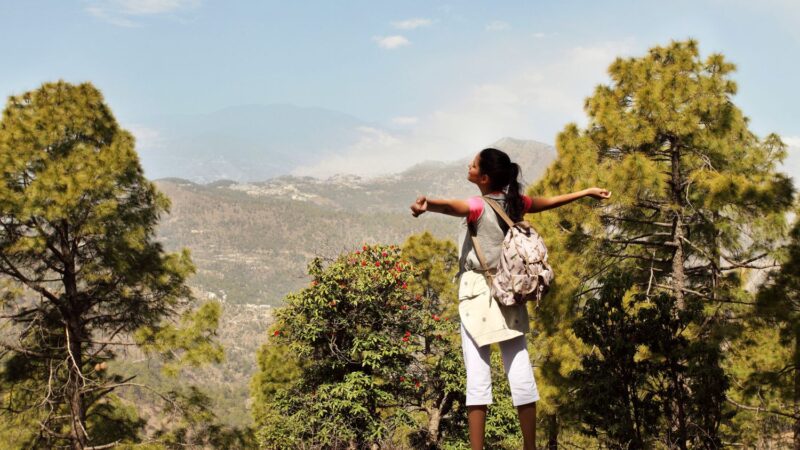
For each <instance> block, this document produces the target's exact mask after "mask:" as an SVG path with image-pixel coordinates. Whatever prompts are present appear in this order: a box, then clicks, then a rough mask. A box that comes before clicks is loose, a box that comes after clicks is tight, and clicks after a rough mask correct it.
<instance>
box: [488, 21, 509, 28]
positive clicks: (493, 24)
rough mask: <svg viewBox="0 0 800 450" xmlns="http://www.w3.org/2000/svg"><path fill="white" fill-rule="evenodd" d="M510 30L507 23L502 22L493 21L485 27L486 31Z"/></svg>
mask: <svg viewBox="0 0 800 450" xmlns="http://www.w3.org/2000/svg"><path fill="white" fill-rule="evenodd" d="M510 28H511V25H509V24H508V23H507V22H503V21H502V20H494V21H492V22H490V23H489V24H487V25H486V31H504V30H508V29H510Z"/></svg>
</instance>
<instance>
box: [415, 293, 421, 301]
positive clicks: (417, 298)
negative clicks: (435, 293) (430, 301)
mask: <svg viewBox="0 0 800 450" xmlns="http://www.w3.org/2000/svg"><path fill="white" fill-rule="evenodd" d="M414 300H422V296H421V295H420V294H417V295H415V296H414Z"/></svg>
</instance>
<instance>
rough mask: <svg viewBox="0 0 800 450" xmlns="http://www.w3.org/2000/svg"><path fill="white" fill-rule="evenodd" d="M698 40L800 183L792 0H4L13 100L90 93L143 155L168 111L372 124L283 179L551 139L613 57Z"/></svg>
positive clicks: (799, 97) (381, 168) (799, 22)
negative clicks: (236, 111)
mask: <svg viewBox="0 0 800 450" xmlns="http://www.w3.org/2000/svg"><path fill="white" fill-rule="evenodd" d="M687 38H694V39H697V40H698V41H699V44H700V51H701V54H702V56H707V55H708V54H710V53H717V52H719V53H722V54H724V55H725V57H726V58H727V59H728V60H729V61H732V62H733V63H735V64H736V66H737V71H736V72H735V74H734V75H733V79H734V80H735V81H736V82H737V83H738V86H739V92H738V94H737V96H736V97H735V99H734V101H735V103H736V104H737V105H738V106H739V107H740V108H741V109H742V110H743V111H744V113H745V115H747V116H748V117H749V118H750V120H751V122H750V124H751V129H752V130H753V131H754V132H756V133H757V134H759V135H762V136H763V135H764V134H766V133H771V132H775V133H778V134H779V135H781V136H782V137H783V139H784V141H785V142H787V143H788V144H789V145H790V147H791V150H790V158H789V161H788V162H787V171H789V172H790V174H793V173H796V174H797V175H798V176H800V157H798V156H797V155H795V153H796V152H797V153H798V154H800V121H798V120H797V114H796V111H797V105H799V104H800V89H798V88H797V85H796V82H795V79H796V77H797V74H798V73H800V1H796V0H762V1H758V2H755V1H746V0H693V1H686V0H674V1H671V2H664V1H650V0H639V1H602V2H601V1H578V0H564V1H554V0H542V1H501V0H498V1H488V0H484V1H463V2H460V1H436V0H429V1H417V0H406V1H383V0H379V1H375V0H372V1H367V0H358V1H351V0H340V1H330V0H323V1H314V0H309V1H302V2H301V1H294V2H292V1H282V2H281V1H269V0H263V1H245V0H231V1H213V0H51V1H39V0H28V1H24V0H20V1H11V0H0V46H2V49H3V54H4V58H3V63H2V66H0V95H3V96H4V97H7V96H9V95H13V94H19V93H22V92H24V91H26V90H30V89H35V88H36V87H38V86H39V85H40V84H41V83H43V82H46V81H52V80H57V79H64V80H67V81H71V82H80V81H91V82H92V83H94V85H95V86H97V87H98V88H100V89H101V90H102V92H103V94H104V96H105V98H106V100H107V102H108V103H109V104H110V106H111V108H112V110H113V111H114V113H115V115H116V117H117V119H118V120H119V122H120V123H121V124H122V126H124V127H125V128H127V129H129V130H131V131H132V132H133V133H134V134H135V135H136V136H137V145H138V146H139V147H140V148H147V147H148V146H152V145H155V144H154V143H155V142H157V141H158V131H157V130H156V129H154V128H151V127H148V125H146V124H152V123H153V122H154V120H157V118H158V117H159V116H162V115H165V114H208V113H211V112H214V111H218V110H221V109H224V108H228V107H231V106H237V105H250V104H263V105H269V104H290V105H296V106H301V107H319V108H325V109H329V110H333V111H339V112H343V113H346V114H348V115H351V116H353V117H356V118H358V119H359V120H361V121H364V122H365V123H367V124H369V125H368V126H363V127H360V129H359V130H358V131H359V133H360V139H359V140H358V141H357V142H355V143H352V144H349V145H347V146H345V147H344V148H341V149H337V151H336V152H335V155H333V156H328V157H326V158H325V159H323V160H320V161H319V162H318V163H317V164H313V165H310V166H307V167H300V168H287V170H290V171H291V172H292V173H295V174H308V175H316V176H326V175H331V174H333V173H336V172H351V173H360V174H367V175H369V174H375V173H378V172H396V171H399V170H402V169H403V168H405V167H404V166H408V165H411V164H413V163H416V162H419V161H421V160H425V159H438V160H453V159H458V158H463V157H465V156H466V155H469V154H472V153H473V152H475V151H477V150H479V149H480V148H482V147H484V146H486V145H489V144H491V143H492V142H494V141H497V140H498V139H500V138H502V137H506V136H510V137H514V138H518V139H531V140H536V141H540V142H545V143H550V144H552V143H554V142H555V137H556V135H557V133H558V132H559V131H560V130H561V129H563V127H564V126H565V125H566V124H567V123H569V122H577V123H579V124H585V123H586V116H585V114H584V111H583V104H584V99H585V98H586V97H587V96H589V95H591V93H592V91H593V89H594V87H595V86H596V85H598V84H601V83H605V82H607V75H606V70H607V68H608V66H609V65H610V64H611V63H612V62H613V61H614V59H615V58H617V57H629V56H639V55H643V54H645V53H646V51H647V49H649V48H651V47H653V46H657V45H667V44H668V43H669V42H670V41H671V40H684V39H687ZM398 155H400V156H402V157H399V156H398Z"/></svg>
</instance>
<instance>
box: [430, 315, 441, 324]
mask: <svg viewBox="0 0 800 450" xmlns="http://www.w3.org/2000/svg"><path fill="white" fill-rule="evenodd" d="M431 317H433V320H435V321H436V322H438V321H439V320H441V317H439V316H437V315H436V314H434V315H432V316H431Z"/></svg>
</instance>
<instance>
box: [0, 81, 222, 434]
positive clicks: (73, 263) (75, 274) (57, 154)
mask: <svg viewBox="0 0 800 450" xmlns="http://www.w3.org/2000/svg"><path fill="white" fill-rule="evenodd" d="M168 206H169V201H168V199H167V198H166V197H164V196H163V195H162V194H160V193H159V192H158V191H157V190H156V188H155V186H154V185H153V184H152V183H151V182H149V181H148V180H147V179H145V177H144V175H143V172H142V168H141V166H140V164H139V161H138V157H137V154H136V152H135V150H134V140H133V136H132V135H131V134H130V133H128V132H126V131H124V130H122V129H121V128H120V127H119V125H118V124H117V122H116V120H115V119H114V116H113V115H112V113H111V110H110V109H109V107H108V106H107V105H106V104H105V103H104V101H103V97H102V95H101V94H100V92H99V91H98V90H97V89H96V88H95V87H93V86H92V85H91V84H89V83H84V84H80V85H72V84H69V83H65V82H57V83H47V84H44V85H43V86H41V87H40V88H39V89H37V90H35V91H32V92H27V93H24V94H22V95H18V96H12V97H10V98H9V100H8V103H7V105H6V108H5V110H4V111H3V116H2V121H0V281H2V282H3V283H4V288H3V296H2V301H3V307H4V308H3V309H4V310H3V316H2V319H3V321H4V322H5V323H6V324H8V323H10V324H11V327H12V328H11V330H12V332H11V333H9V334H6V335H4V339H3V341H2V343H0V346H2V363H3V367H2V370H1V371H0V374H1V375H2V380H1V381H2V384H1V386H2V389H3V392H2V400H3V406H4V408H5V410H6V412H7V413H9V414H11V415H12V416H16V417H20V416H21V415H25V416H26V417H28V418H29V421H30V422H32V423H35V424H36V435H35V437H34V439H35V441H34V442H30V443H28V445H34V446H43V447H56V446H69V447H71V448H74V449H78V448H85V447H87V446H96V445H105V444H109V442H107V440H109V439H110V440H112V441H113V440H114V439H111V438H109V437H108V436H103V433H102V431H101V430H103V429H106V428H108V427H107V426H105V425H103V420H102V419H103V417H109V416H112V415H113V414H109V409H110V408H112V407H113V404H114V399H113V398H110V397H109V395H110V394H111V393H113V392H114V391H115V390H116V389H119V388H121V387H124V386H131V385H133V384H135V383H134V382H133V381H132V377H122V376H120V375H109V373H108V372H109V371H108V370H107V367H108V365H107V362H108V361H110V360H112V359H113V358H114V357H115V349H117V348H119V346H121V345H139V346H140V347H141V348H143V349H144V350H145V351H149V352H152V353H158V354H162V355H167V358H168V359H172V361H171V362H170V364H171V365H168V366H167V367H172V368H173V369H174V368H175V367H176V366H175V364H177V363H180V362H189V363H201V362H204V361H209V360H219V358H221V356H222V354H221V352H222V350H221V348H220V347H219V346H218V345H216V344H214V343H213V342H212V341H211V338H212V336H213V334H214V332H215V330H216V326H217V320H218V317H219V306H218V305H216V304H207V305H204V306H203V307H202V308H200V309H198V310H197V311H191V310H190V306H191V305H192V302H193V298H192V296H191V293H190V291H189V288H188V287H187V286H186V284H185V281H186V277H187V276H189V275H190V274H191V273H192V272H193V271H194V267H193V265H192V262H191V260H190V258H189V255H188V252H186V251H184V252H182V253H178V254H168V253H165V252H164V250H163V249H162V247H161V244H159V243H158V242H156V241H155V240H154V233H155V226H156V224H157V222H158V219H159V217H160V216H161V215H162V214H163V213H164V212H166V211H167V208H168ZM184 313H185V314H186V315H185V316H183V318H182V322H181V323H182V325H183V326H175V325H174V324H173V323H174V322H175V320H174V319H176V318H178V316H179V315H180V314H184ZM94 425H96V426H94ZM93 426H94V427H93ZM95 431H97V434H96V433H95Z"/></svg>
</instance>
